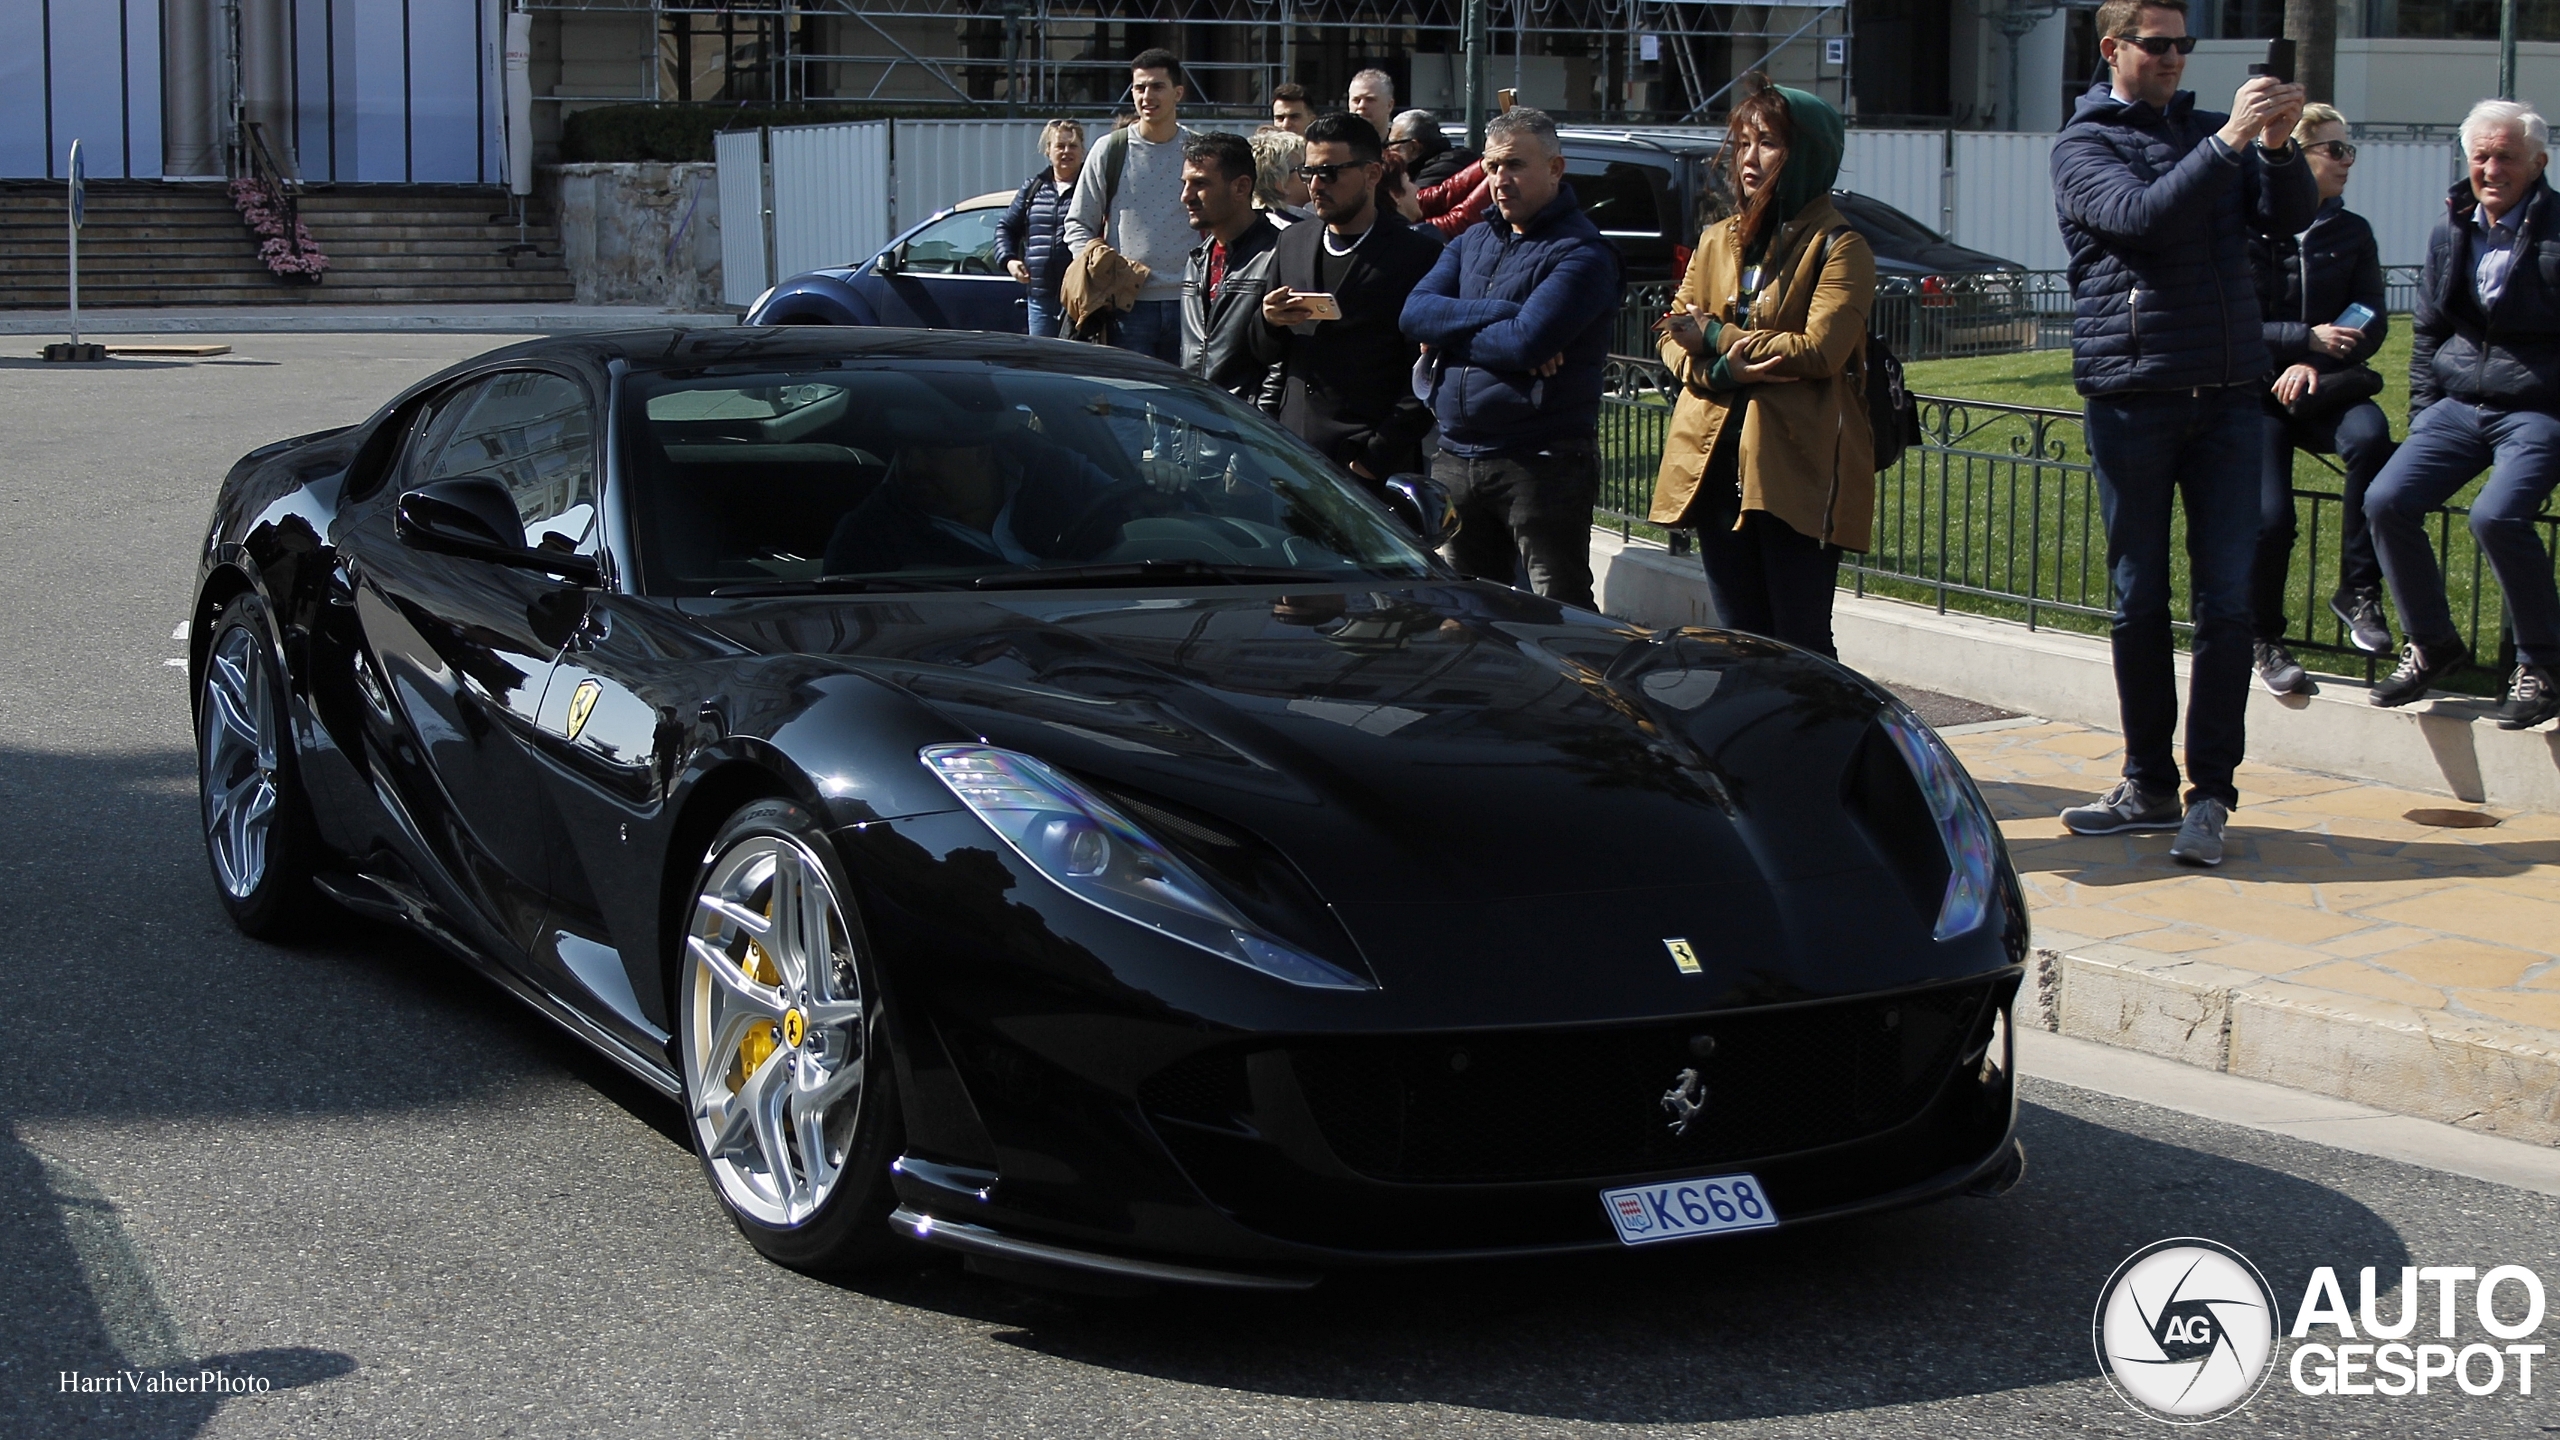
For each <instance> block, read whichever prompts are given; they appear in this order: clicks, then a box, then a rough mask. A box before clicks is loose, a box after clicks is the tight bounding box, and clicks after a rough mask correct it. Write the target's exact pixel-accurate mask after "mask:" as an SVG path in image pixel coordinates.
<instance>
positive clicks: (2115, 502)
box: [2053, 0, 2320, 865]
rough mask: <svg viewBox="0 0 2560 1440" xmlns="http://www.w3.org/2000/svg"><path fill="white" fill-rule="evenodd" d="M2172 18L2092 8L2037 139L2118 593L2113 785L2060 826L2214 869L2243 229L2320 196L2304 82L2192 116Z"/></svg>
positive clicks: (2245, 385)
mask: <svg viewBox="0 0 2560 1440" xmlns="http://www.w3.org/2000/svg"><path fill="white" fill-rule="evenodd" d="M2186 12H2187V7H2186V0H2106V3H2105V4H2104V5H2102V6H2100V7H2099V9H2098V26H2097V29H2098V35H2099V37H2100V38H2099V40H2098V50H2099V53H2100V54H2101V55H2102V56H2103V57H2105V59H2106V62H2107V66H2108V72H2109V73H2108V76H2107V78H2106V79H2103V80H2101V81H2100V82H2099V83H2098V84H2096V85H2093V86H2091V87H2090V89H2089V93H2088V94H2086V95H2083V96H2082V97H2080V105H2079V109H2078V111H2077V113H2076V114H2075V115H2074V116H2073V117H2072V121H2071V124H2070V125H2069V126H2067V127H2065V128H2064V130H2063V132H2062V136H2061V138H2060V139H2059V140H2057V141H2055V142H2054V147H2053V198H2054V208H2055V209H2056V210H2057V211H2058V212H2059V213H2060V217H2061V222H2062V239H2063V243H2064V244H2065V245H2066V246H2068V247H2069V249H2070V251H2071V295H2072V303H2073V311H2074V313H2073V316H2072V321H2071V379H2072V383H2073V384H2074V385H2075V386H2077V387H2078V389H2079V391H2080V394H2081V395H2082V396H2083V397H2084V399H2085V401H2086V404H2087V406H2088V436H2089V457H2090V459H2091V461H2092V462H2093V463H2094V464H2095V466H2096V468H2097V472H2098V502H2099V505H2100V507H2101V508H2102V510H2103V513H2104V515H2105V517H2106V526H2107V565H2108V569H2109V571H2110V573H2111V575H2112V577H2113V579H2114V581H2115V589H2116V613H2115V620H2114V626H2113V637H2112V638H2113V641H2114V647H2115V671H2116V699H2117V703H2118V705H2119V707H2120V710H2121V713H2122V715H2123V717H2124V751H2125V759H2124V779H2123V780H2122V781H2121V782H2120V783H2118V784H2117V785H2116V786H2115V788H2114V789H2112V790H2109V791H2108V792H2107V793H2106V794H2105V795H2103V796H2101V797H2100V798H2099V799H2097V800H2096V801H2094V802H2092V803H2090V804H2087V805H2078V806H2074V807H2072V808H2071V809H2068V810H2065V811H2063V812H2062V821H2063V824H2065V825H2067V826H2069V827H2070V828H2071V829H2072V830H2074V831H2077V832H2079V833H2080V834H2083V835H2107V834H2114V833H2116V832H2119V831H2126V830H2166V829H2171V828H2175V829H2176V830H2177V831H2178V838H2177V839H2176V840H2175V841H2174V842H2172V843H2171V845H2170V847H2169V853H2170V854H2171V855H2172V856H2173V857H2175V858H2177V859H2178V860H2180V861H2183V862H2185V863H2187V864H2192V865H2218V864H2220V863H2222V830H2223V825H2224V823H2225V822H2226V821H2227V820H2228V819H2229V817H2230V812H2231V807H2232V806H2234V805H2237V804H2238V803H2240V794H2239V791H2238V790H2237V789H2235V788H2234V787H2233V784H2232V773H2233V771H2234V770H2236V769H2237V768H2238V766H2239V764H2240V757H2241V754H2242V752H2243V751H2244V749H2245V748H2246V738H2245V730H2244V726H2243V715H2244V713H2245V711H2246V708H2247V706H2248V702H2249V673H2250V648H2251V647H2250V641H2251V636H2252V626H2251V621H2250V606H2249V573H2250V566H2251V561H2252V559H2253V557H2254V555H2255V553H2256V550H2257V543H2258V468H2259V460H2258V449H2259V433H2258V432H2259V428H2260V427H2259V420H2258V393H2259V391H2260V390H2261V389H2262V388H2263V387H2264V386H2265V384H2266V381H2267V376H2268V373H2269V371H2270V370H2272V368H2273V361H2272V360H2271V358H2270V357H2269V355H2268V353H2267V344H2266V340H2265V338H2264V336H2263V335H2262V334H2261V333H2260V331H2259V319H2258V290H2257V280H2256V277H2255V275H2254V274H2253V273H2252V272H2251V270H2250V268H2249V236H2250V234H2251V233H2252V232H2255V233H2257V234H2261V235H2293V234H2298V233H2300V231H2301V230H2302V228H2303V227H2304V226H2306V225H2308V224H2310V223H2311V217H2312V215H2313V214H2314V213H2315V212H2316V211H2317V210H2318V208H2319V204H2320V192H2319V188H2318V186H2317V185H2316V184H2315V182H2314V181H2313V180H2312V177H2311V174H2310V167H2309V166H2308V165H2306V164H2304V163H2303V160H2302V156H2301V152H2300V150H2299V149H2298V147H2296V146H2295V145H2294V143H2293V125H2294V120H2295V119H2296V117H2298V116H2299V115H2300V114H2301V111H2302V103H2303V92H2302V87H2301V86H2299V85H2291V84H2286V83H2283V82H2281V81H2278V80H2275V79H2273V78H2271V77H2268V76H2258V77H2255V78H2252V79H2251V80H2250V81H2249V82H2248V83H2247V84H2245V85H2242V86H2241V87H2240V93H2239V94H2238V95H2237V96H2235V97H2234V98H2233V101H2232V110H2233V113H2232V114H2231V115H2229V116H2223V115H2216V114H2213V113H2211V112H2208V111H2200V110H2198V109H2196V108H2195V96H2194V95H2193V94H2191V93H2189V92H2187V91H2183V90H2180V89H2179V88H2178V78H2179V76H2181V75H2183V74H2184V73H2185V72H2186V55H2187V52H2189V51H2191V50H2193V49H2194V48H2195V41H2194V40H2193V39H2191V38H2190V37H2189V36H2188V35H2187V13H2186ZM2270 142H2272V143H2270ZM2173 497H2177V498H2182V499H2183V501H2184V503H2185V506H2186V514H2187V552H2188V554H2189V556H2190V557H2191V559H2192V561H2193V580H2194V604H2193V613H2194V618H2195V625H2196V640H2195V667H2194V679H2193V682H2192V684H2191V685H2190V687H2189V695H2188V709H2187V768H2188V770H2189V772H2190V774H2189V777H2188V778H2189V779H2190V780H2191V781H2192V782H2193V785H2192V788H2190V789H2189V790H2188V791H2187V795H2186V807H2185V811H2184V813H2183V816H2182V815H2181V812H2180V809H2179V803H2178V800H2179V797H2178V762H2177V759H2176V757H2175V755H2174V754H2173V753H2172V742H2173V741H2174V740H2175V738H2176V734H2177V728H2178V688H2177V673H2176V670H2175V668H2174V657H2175V655H2176V646H2175V642H2174V641H2173V640H2172V638H2171V635H2170V628H2169V551H2170V541H2169V533H2170V520H2171V504H2172V499H2173Z"/></svg>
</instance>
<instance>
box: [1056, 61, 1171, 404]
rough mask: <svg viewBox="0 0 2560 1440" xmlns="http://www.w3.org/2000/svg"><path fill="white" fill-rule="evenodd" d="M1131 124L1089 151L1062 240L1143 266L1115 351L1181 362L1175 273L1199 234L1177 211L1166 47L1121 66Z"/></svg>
mask: <svg viewBox="0 0 2560 1440" xmlns="http://www.w3.org/2000/svg"><path fill="white" fill-rule="evenodd" d="M1129 97H1130V99H1131V100H1132V101H1134V102H1135V103H1136V105H1137V108H1138V120H1137V123H1136V124H1134V125H1130V126H1128V127H1126V128H1124V129H1120V130H1115V131H1113V132H1111V133H1110V134H1109V135H1106V136H1104V137H1103V139H1102V143H1100V144H1098V145H1096V146H1094V147H1093V154H1092V156H1091V157H1090V158H1088V159H1087V160H1086V161H1085V166H1084V174H1083V175H1082V176H1080V177H1079V178H1078V179H1077V181H1076V195H1075V200H1074V202H1073V203H1072V204H1071V205H1070V206H1069V207H1068V209H1067V223H1066V227H1065V229H1066V242H1067V250H1068V252H1069V253H1070V254H1073V255H1078V256H1081V255H1082V254H1083V253H1084V247H1086V246H1087V245H1090V244H1092V243H1093V242H1094V241H1096V240H1103V241H1107V242H1109V243H1110V245H1111V247H1112V248H1113V249H1115V250H1117V251H1119V252H1120V253H1121V254H1123V255H1125V256H1127V257H1128V258H1130V259H1132V260H1135V261H1137V262H1138V263H1139V264H1141V265H1144V266H1146V267H1147V270H1148V279H1147V287H1146V288H1145V289H1144V290H1141V291H1139V292H1138V303H1137V305H1136V307H1135V308H1133V309H1132V310H1131V311H1130V312H1129V314H1128V316H1127V317H1126V318H1124V319H1123V320H1121V322H1120V323H1119V325H1118V326H1117V327H1115V331H1114V340H1113V343H1115V344H1117V345H1118V346H1119V347H1120V348H1121V349H1123V350H1135V351H1138V352H1139V353H1141V354H1146V355H1153V356H1155V357H1156V358H1157V359H1159V360H1162V361H1165V362H1166V363H1168V364H1173V365H1179V364H1181V363H1182V270H1183V266H1184V264H1185V263H1186V262H1187V261H1188V260H1189V259H1190V256H1191V251H1192V250H1193V248H1194V247H1196V246H1197V245H1199V243H1200V236H1199V234H1198V232H1196V231H1194V230H1193V229H1192V228H1191V217H1190V215H1189V213H1188V212H1186V211H1185V210H1184V209H1183V208H1182V146H1183V143H1184V142H1185V141H1187V140H1189V139H1190V138H1191V137H1192V135H1193V134H1194V133H1195V132H1193V131H1192V130H1191V129H1190V128H1189V127H1187V126H1185V125H1183V124H1182V122H1181V120H1180V119H1179V117H1178V111H1179V109H1180V107H1181V104H1182V62H1181V61H1180V60H1178V59H1176V58H1174V54H1173V52H1172V51H1170V50H1141V51H1139V52H1138V54H1137V56H1136V58H1134V59H1132V60H1131V61H1130V62H1129Z"/></svg>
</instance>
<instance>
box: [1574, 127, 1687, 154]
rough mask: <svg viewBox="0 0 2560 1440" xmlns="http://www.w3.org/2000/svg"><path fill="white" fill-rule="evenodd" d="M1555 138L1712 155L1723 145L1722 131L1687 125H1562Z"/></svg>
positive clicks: (1582, 142) (1673, 152)
mask: <svg viewBox="0 0 2560 1440" xmlns="http://www.w3.org/2000/svg"><path fill="white" fill-rule="evenodd" d="M1556 137H1557V138H1558V139H1560V140H1564V141H1568V142H1572V143H1578V144H1583V145H1589V144H1592V143H1594V142H1599V143H1603V144H1615V145H1624V146H1626V147H1628V148H1629V149H1633V150H1650V151H1653V152H1655V153H1657V154H1665V155H1712V154H1714V153H1715V152H1716V151H1718V150H1721V149H1723V148H1724V135H1723V133H1722V132H1720V131H1715V130H1702V129H1699V128H1696V127H1694V126H1687V125H1627V126H1611V127H1609V128H1606V129H1603V128H1600V127H1597V126H1589V125H1562V126H1558V127H1557V128H1556Z"/></svg>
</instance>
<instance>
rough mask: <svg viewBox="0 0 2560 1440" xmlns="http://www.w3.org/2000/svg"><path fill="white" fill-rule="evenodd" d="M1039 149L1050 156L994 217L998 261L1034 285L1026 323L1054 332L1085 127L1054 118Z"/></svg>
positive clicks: (1043, 133)
mask: <svg viewBox="0 0 2560 1440" xmlns="http://www.w3.org/2000/svg"><path fill="white" fill-rule="evenodd" d="M1040 153H1041V154H1043V155H1046V156H1048V157H1049V164H1048V166H1047V168H1045V169H1043V170H1041V171H1040V173H1038V174H1036V175H1034V176H1032V177H1031V178H1030V179H1028V180H1025V181H1023V182H1022V188H1021V189H1020V190H1017V191H1015V192H1014V196H1013V203H1012V204H1010V205H1007V206H1006V207H1005V208H1004V218H1003V219H1001V220H998V221H997V222H996V263H997V264H999V265H1002V266H1003V267H1004V268H1005V270H1006V272H1007V273H1008V274H1010V275H1012V276H1013V278H1014V279H1016V280H1019V281H1021V282H1022V283H1023V284H1025V285H1027V286H1029V287H1030V288H1031V295H1030V301H1031V303H1030V305H1029V306H1028V309H1029V310H1030V312H1031V313H1030V317H1029V319H1028V320H1027V321H1026V322H1025V325H1024V328H1025V329H1027V330H1028V331H1029V332H1030V333H1032V334H1034V335H1042V336H1055V335H1056V334H1057V333H1058V326H1059V321H1060V319H1061V317H1062V316H1064V315H1065V313H1066V311H1065V309H1064V307H1062V306H1061V305H1060V304H1059V303H1058V285H1059V282H1061V281H1063V280H1065V279H1066V278H1067V262H1068V261H1069V260H1071V259H1073V258H1074V257H1073V256H1070V255H1069V254H1068V253H1067V247H1066V246H1065V245H1063V244H1061V243H1060V242H1059V238H1058V237H1059V232H1060V231H1061V230H1062V229H1063V228H1064V227H1065V225H1066V223H1067V202H1068V201H1069V200H1071V199H1073V198H1074V197H1075V193H1076V176H1077V175H1079V174H1081V173H1082V172H1083V170H1084V127H1083V126H1082V125H1080V124H1077V123H1076V122H1075V121H1073V120H1052V121H1050V122H1049V123H1048V124H1047V125H1046V126H1045V127H1043V128H1042V129H1041V131H1040Z"/></svg>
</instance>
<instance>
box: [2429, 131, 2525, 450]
mask: <svg viewBox="0 0 2560 1440" xmlns="http://www.w3.org/2000/svg"><path fill="white" fill-rule="evenodd" d="M2479 203H2480V202H2479V201H2478V200H2476V199H2474V198H2473V196H2472V194H2471V183H2470V182H2469V181H2467V180H2464V181H2457V182H2456V183H2455V184H2454V187H2453V190H2452V193H2451V194H2449V195H2448V196H2446V198H2445V209H2446V212H2447V213H2446V217H2445V221H2444V223H2443V224H2440V225H2438V226H2436V231H2435V234H2434V235H2433V236H2431V237H2430V238H2429V239H2428V241H2427V269H2426V274H2425V275H2424V276H2423V277H2422V278H2421V279H2420V280H2419V282H2418V313H2417V316H2416V318H2415V322H2414V323H2413V324H2412V326H2411V327H2410V328H2411V329H2412V331H2413V332H2414V340H2413V343H2412V344H2411V346H2410V348H2409V418H2410V420H2411V421H2412V422H2413V423H2414V422H2415V421H2416V420H2417V418H2418V412H2419V411H2421V410H2424V409H2426V408H2427V407H2428V406H2429V405H2432V404H2434V403H2435V402H2436V401H2438V400H2440V399H2448V398H2449V399H2454V400H2461V401H2465V402H2468V403H2471V404H2475V405H2491V406H2495V407H2497V408H2498V409H2501V410H2543V411H2551V412H2555V413H2560V235H2555V234H2553V233H2552V232H2553V227H2554V224H2555V222H2560V201H2555V200H2554V198H2553V196H2552V190H2551V186H2550V184H2549V182H2547V181H2537V182H2535V184H2534V187H2533V193H2532V194H2530V195H2528V196H2526V197H2525V200H2524V219H2523V221H2522V222H2521V224H2520V225H2519V226H2518V228H2517V234H2516V257H2515V264H2514V266H2513V267H2512V268H2510V269H2509V270H2508V271H2507V284H2506V288H2505V289H2504V290H2501V291H2499V292H2498V303H2497V304H2496V305H2495V306H2494V307H2492V308H2491V309H2490V310H2489V312H2488V313H2487V314H2485V315H2484V314H2482V313H2481V310H2480V291H2479V288H2478V286H2477V285H2476V284H2475V283H2474V282H2473V278H2472V277H2473V272H2474V268H2475V267H2474V265H2473V258H2474V252H2473V249H2472V244H2471V237H2472V233H2473V226H2472V219H2471V215H2472V211H2473V210H2475V209H2477V208H2478V206H2479Z"/></svg>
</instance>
